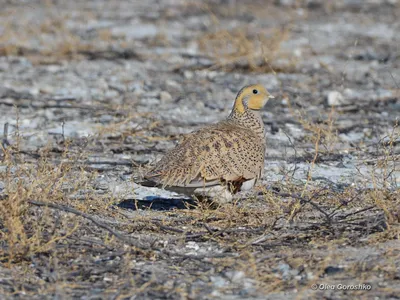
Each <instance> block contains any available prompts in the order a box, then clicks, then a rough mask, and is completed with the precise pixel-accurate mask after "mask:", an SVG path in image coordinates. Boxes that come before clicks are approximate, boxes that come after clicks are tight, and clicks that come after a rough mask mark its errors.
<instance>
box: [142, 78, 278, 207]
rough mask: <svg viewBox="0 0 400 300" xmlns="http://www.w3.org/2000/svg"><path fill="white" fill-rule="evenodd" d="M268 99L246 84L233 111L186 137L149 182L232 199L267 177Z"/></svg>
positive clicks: (159, 164)
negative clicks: (263, 114)
mask: <svg viewBox="0 0 400 300" xmlns="http://www.w3.org/2000/svg"><path fill="white" fill-rule="evenodd" d="M269 98H274V97H273V96H271V95H270V94H269V93H268V91H267V90H266V89H265V88H264V87H263V86H262V85H260V84H254V85H248V86H245V87H243V88H242V89H241V90H240V91H239V93H238V94H237V96H236V99H235V103H234V105H233V109H232V111H231V113H230V115H229V116H228V117H227V118H226V119H225V120H223V121H220V122H218V123H216V124H211V125H208V126H206V127H204V128H201V129H199V130H197V131H194V132H192V133H189V134H187V135H185V136H184V138H183V140H182V141H181V142H180V143H179V144H178V145H177V146H176V147H175V148H173V149H172V150H170V151H169V152H167V153H166V154H165V156H164V157H163V158H162V159H161V160H160V161H158V162H157V163H156V164H155V165H154V166H153V167H152V168H151V169H150V171H149V172H148V173H147V174H146V175H145V178H146V180H147V184H145V185H147V186H151V185H152V186H158V187H162V188H165V189H168V190H172V191H175V192H178V193H183V194H186V195H188V196H193V195H194V196H205V197H211V198H213V200H216V201H217V202H220V203H221V202H230V201H231V200H232V194H234V193H236V192H238V191H241V190H249V189H251V188H252V187H253V186H254V184H255V182H256V181H257V179H259V178H260V177H261V176H262V172H263V169H264V156H265V146H266V142H265V131H264V123H263V121H262V118H261V115H260V109H261V108H263V107H264V105H265V104H266V103H267V101H268V99H269Z"/></svg>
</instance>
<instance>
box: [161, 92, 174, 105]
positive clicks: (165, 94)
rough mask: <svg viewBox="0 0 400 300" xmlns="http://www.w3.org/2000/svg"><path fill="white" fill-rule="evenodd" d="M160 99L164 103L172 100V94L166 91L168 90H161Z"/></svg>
mask: <svg viewBox="0 0 400 300" xmlns="http://www.w3.org/2000/svg"><path fill="white" fill-rule="evenodd" d="M160 100H161V102H162V103H165V102H168V101H171V100H172V96H171V94H170V93H168V92H166V91H161V93H160Z"/></svg>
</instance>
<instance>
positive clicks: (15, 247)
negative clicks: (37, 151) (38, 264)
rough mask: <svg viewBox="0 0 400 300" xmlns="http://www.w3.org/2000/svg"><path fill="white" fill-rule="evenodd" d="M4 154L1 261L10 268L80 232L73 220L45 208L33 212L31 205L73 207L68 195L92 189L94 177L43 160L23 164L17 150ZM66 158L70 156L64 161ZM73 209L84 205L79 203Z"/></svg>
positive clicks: (1, 205) (65, 154)
mask: <svg viewBox="0 0 400 300" xmlns="http://www.w3.org/2000/svg"><path fill="white" fill-rule="evenodd" d="M2 150H3V152H4V153H5V155H4V161H3V166H4V167H5V169H4V171H2V172H0V181H2V182H3V183H4V185H5V186H4V191H3V194H2V195H1V199H2V200H0V237H1V240H2V247H0V258H1V260H2V261H3V262H7V263H8V264H11V263H16V262H20V261H24V260H29V258H30V257H31V256H32V255H34V254H36V253H41V252H47V251H49V250H51V249H53V248H54V246H55V244H56V243H57V242H61V241H62V240H64V239H66V238H67V237H68V236H70V235H71V234H73V233H74V232H75V231H76V230H77V226H78V225H77V223H76V221H73V219H72V218H71V217H67V216H66V215H61V214H60V213H56V214H54V212H52V211H50V210H49V209H46V208H45V209H34V208H32V206H31V205H30V204H29V201H40V202H51V203H59V204H70V203H71V200H70V198H69V197H68V195H71V194H74V193H76V192H77V191H79V190H81V189H89V188H90V185H89V182H90V180H91V176H88V174H87V173H86V172H83V171H82V172H78V173H77V172H76V168H73V167H72V165H71V164H68V163H63V162H61V163H59V164H54V163H52V162H49V161H47V159H46V158H41V159H39V160H38V161H37V162H36V164H32V163H28V162H22V161H21V160H22V158H21V157H20V155H19V154H18V152H17V151H15V150H16V149H7V150H5V149H4V148H3V149H2ZM12 152H13V153H12ZM42 155H43V156H44V157H46V154H45V153H42ZM66 156H67V152H65V153H64V154H63V158H64V159H65V158H66ZM77 174H79V175H78V176H77ZM74 206H81V205H80V204H79V202H77V203H75V205H74ZM84 207H85V206H84ZM86 207H87V206H86Z"/></svg>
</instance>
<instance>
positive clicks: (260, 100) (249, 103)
mask: <svg viewBox="0 0 400 300" xmlns="http://www.w3.org/2000/svg"><path fill="white" fill-rule="evenodd" d="M270 98H274V96H272V95H271V94H270V93H268V91H267V90H266V89H265V87H263V86H262V85H261V84H253V85H248V86H245V87H244V88H242V89H241V90H240V91H239V93H238V95H237V96H236V100H235V106H234V108H235V109H236V110H237V111H238V112H240V113H242V112H244V111H245V110H246V109H251V110H260V109H261V108H263V107H264V105H265V104H266V103H267V102H268V99H270Z"/></svg>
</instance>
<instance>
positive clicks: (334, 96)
mask: <svg viewBox="0 0 400 300" xmlns="http://www.w3.org/2000/svg"><path fill="white" fill-rule="evenodd" d="M327 100H328V105H329V106H340V105H343V104H345V99H344V97H343V95H342V94H341V93H340V92H338V91H331V92H329V94H328V99H327Z"/></svg>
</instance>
